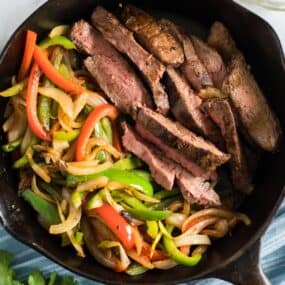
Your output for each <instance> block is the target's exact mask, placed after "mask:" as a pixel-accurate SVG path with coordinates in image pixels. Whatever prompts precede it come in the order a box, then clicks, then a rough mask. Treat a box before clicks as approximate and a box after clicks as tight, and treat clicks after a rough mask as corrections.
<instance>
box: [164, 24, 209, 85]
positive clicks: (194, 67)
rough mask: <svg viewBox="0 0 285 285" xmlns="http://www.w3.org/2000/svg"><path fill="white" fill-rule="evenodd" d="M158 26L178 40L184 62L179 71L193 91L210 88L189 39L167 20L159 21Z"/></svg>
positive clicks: (206, 73)
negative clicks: (181, 47) (183, 55)
mask: <svg viewBox="0 0 285 285" xmlns="http://www.w3.org/2000/svg"><path fill="white" fill-rule="evenodd" d="M160 24H161V25H162V26H163V29H164V30H166V31H168V32H170V33H171V34H172V35H173V36H174V37H175V38H176V39H177V40H179V41H180V42H181V44H182V46H183V50H184V54H185V60H184V63H183V64H182V65H181V67H180V68H181V71H182V72H183V74H184V76H185V77H186V79H187V80H188V81H189V83H190V84H191V86H192V87H193V88H194V89H195V90H200V89H201V88H203V87H205V86H212V85H213V81H212V79H211V77H210V75H209V73H208V71H207V69H206V68H205V66H204V65H203V63H202V62H201V60H200V59H199V57H198V56H197V54H196V52H195V49H194V47H193V44H192V41H191V39H190V38H189V37H188V36H187V35H186V34H185V33H184V32H183V31H182V29H181V28H180V27H179V26H177V25H176V24H174V23H173V22H171V21H170V20H167V19H162V20H160Z"/></svg>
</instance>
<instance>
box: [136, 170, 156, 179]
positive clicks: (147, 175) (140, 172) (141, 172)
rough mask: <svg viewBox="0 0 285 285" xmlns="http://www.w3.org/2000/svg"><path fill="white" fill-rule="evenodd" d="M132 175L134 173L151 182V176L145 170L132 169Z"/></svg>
mask: <svg viewBox="0 0 285 285" xmlns="http://www.w3.org/2000/svg"><path fill="white" fill-rule="evenodd" d="M132 173H135V174H136V175H138V176H140V177H142V178H144V179H145V180H147V181H151V180H152V177H151V174H150V173H149V172H148V171H146V170H141V169H134V170H132Z"/></svg>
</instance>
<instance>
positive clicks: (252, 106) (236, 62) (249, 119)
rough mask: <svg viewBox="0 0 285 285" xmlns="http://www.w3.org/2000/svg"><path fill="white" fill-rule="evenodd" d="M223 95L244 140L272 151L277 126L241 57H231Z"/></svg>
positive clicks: (278, 128) (277, 132)
mask: <svg viewBox="0 0 285 285" xmlns="http://www.w3.org/2000/svg"><path fill="white" fill-rule="evenodd" d="M223 91H224V92H225V93H228V94H229V95H230V98H231V101H232V103H233V106H234V107H235V109H236V110H237V112H238V114H239V119H240V121H241V123H242V125H243V127H244V129H245V131H246V133H247V134H248V136H249V137H250V138H251V139H252V140H253V141H254V142H255V143H256V144H257V145H259V146H260V147H261V148H262V149H264V150H267V151H274V150H276V148H277V146H278V143H279V141H280V137H281V127H280V123H279V121H278V119H277V117H276V115H275V114H274V112H273V111H272V110H271V108H270V107H269V105H268V102H267V100H266V98H265V96H264V95H263V93H262V91H261V89H260V88H259V86H258V84H257V82H256V81H255V79H254V77H253V75H252V74H251V72H250V70H249V67H248V66H247V64H246V62H245V60H244V57H243V56H242V55H236V56H234V57H233V59H232V61H231V63H230V65H229V73H228V76H227V78H226V80H225V82H224V84H223Z"/></svg>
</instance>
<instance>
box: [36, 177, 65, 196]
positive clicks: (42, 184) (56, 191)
mask: <svg viewBox="0 0 285 285" xmlns="http://www.w3.org/2000/svg"><path fill="white" fill-rule="evenodd" d="M38 184H39V187H40V188H42V189H44V190H45V191H46V192H47V193H49V194H50V195H51V196H52V198H54V199H55V200H60V199H61V195H60V194H59V193H60V192H59V191H60V189H59V188H58V187H55V186H53V185H51V184H48V183H46V182H43V181H40V182H39V183H38Z"/></svg>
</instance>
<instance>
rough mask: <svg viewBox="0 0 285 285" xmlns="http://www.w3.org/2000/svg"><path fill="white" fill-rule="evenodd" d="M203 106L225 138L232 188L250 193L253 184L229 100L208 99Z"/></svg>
mask: <svg viewBox="0 0 285 285" xmlns="http://www.w3.org/2000/svg"><path fill="white" fill-rule="evenodd" d="M203 108H204V109H205V110H206V112H207V113H208V114H209V116H210V117H211V118H212V120H213V121H214V122H215V123H216V124H217V125H218V126H219V127H220V129H221V132H222V135H223V137H224V139H225V142H226V146H227V152H228V153H229V154H230V155H231V159H230V161H229V165H230V170H231V177H232V183H233V185H234V188H235V189H236V190H238V191H240V192H244V193H250V192H251V191H252V190H253V186H252V184H251V178H250V174H249V171H248V167H247V163H246V160H245V157H244V153H243V149H242V145H241V142H240V140H239V137H238V132H237V127H236V122H235V117H234V114H233V112H232V109H231V106H230V104H229V102H228V101H226V100H208V101H206V102H204V103H203Z"/></svg>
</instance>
